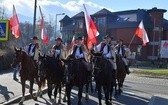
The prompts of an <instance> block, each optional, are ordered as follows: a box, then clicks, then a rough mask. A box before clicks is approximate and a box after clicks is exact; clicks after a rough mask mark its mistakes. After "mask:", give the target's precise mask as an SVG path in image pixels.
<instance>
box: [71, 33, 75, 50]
mask: <svg viewBox="0 0 168 105" xmlns="http://www.w3.org/2000/svg"><path fill="white" fill-rule="evenodd" d="M74 45H75V36H73V37H72V41H71V48H72V47H73V46H74Z"/></svg>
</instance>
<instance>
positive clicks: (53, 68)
mask: <svg viewBox="0 0 168 105" xmlns="http://www.w3.org/2000/svg"><path fill="white" fill-rule="evenodd" d="M39 58H40V62H41V63H40V71H41V72H44V74H45V75H46V79H47V87H48V97H49V98H50V99H52V97H51V95H52V89H53V85H54V86H55V91H54V101H53V104H55V103H56V96H57V91H58V90H59V100H58V103H61V84H62V82H63V77H64V69H63V66H62V63H61V60H59V59H57V58H54V57H50V56H45V55H44V56H40V57H39Z"/></svg>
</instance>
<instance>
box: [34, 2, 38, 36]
mask: <svg viewBox="0 0 168 105" xmlns="http://www.w3.org/2000/svg"><path fill="white" fill-rule="evenodd" d="M36 7H37V0H35V4H34V20H33V35H35V30H36Z"/></svg>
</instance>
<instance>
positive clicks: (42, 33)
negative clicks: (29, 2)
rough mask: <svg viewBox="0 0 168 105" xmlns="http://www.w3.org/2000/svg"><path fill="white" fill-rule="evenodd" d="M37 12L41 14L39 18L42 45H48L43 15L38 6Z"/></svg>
mask: <svg viewBox="0 0 168 105" xmlns="http://www.w3.org/2000/svg"><path fill="white" fill-rule="evenodd" d="M39 10H40V14H41V17H40V27H41V39H42V40H43V42H44V43H48V36H47V33H46V28H45V27H44V18H43V14H42V11H41V8H40V6H39Z"/></svg>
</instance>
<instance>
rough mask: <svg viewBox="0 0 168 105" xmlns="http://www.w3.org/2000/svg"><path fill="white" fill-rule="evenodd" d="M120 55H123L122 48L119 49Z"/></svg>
mask: <svg viewBox="0 0 168 105" xmlns="http://www.w3.org/2000/svg"><path fill="white" fill-rule="evenodd" d="M119 54H120V55H122V48H121V47H119Z"/></svg>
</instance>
